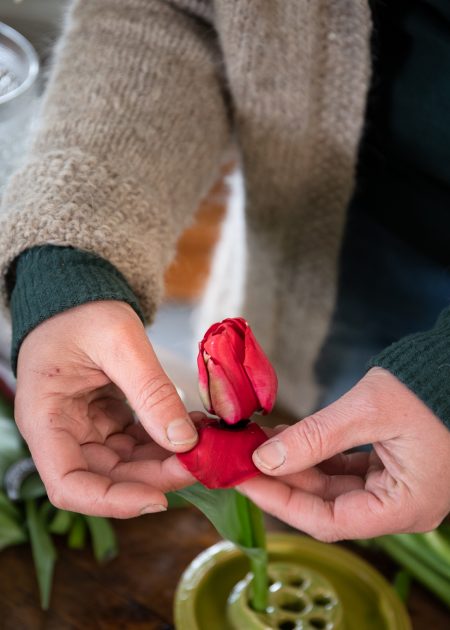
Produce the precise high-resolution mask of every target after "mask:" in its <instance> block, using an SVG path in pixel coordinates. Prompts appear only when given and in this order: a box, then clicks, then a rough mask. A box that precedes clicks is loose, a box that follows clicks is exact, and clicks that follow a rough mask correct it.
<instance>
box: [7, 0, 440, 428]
mask: <svg viewBox="0 0 450 630" xmlns="http://www.w3.org/2000/svg"><path fill="white" fill-rule="evenodd" d="M369 39H370V13H369V8H368V6H367V5H366V3H365V2H360V1H358V0H346V1H344V2H335V1H333V0H317V2H314V3H310V2H298V1H296V0H283V2H281V1H274V2H270V3H269V2H265V1H264V0H253V1H252V2H251V3H249V2H245V1H244V0H236V1H235V2H224V1H220V0H216V1H213V0H174V1H171V2H169V1H166V2H163V1H161V0H127V2H121V1H119V0H102V1H100V0H90V1H83V0H78V1H76V2H75V3H74V4H73V6H72V8H71V11H70V13H69V14H68V17H67V22H66V27H65V31H64V35H63V37H62V39H61V42H60V44H59V46H58V50H57V52H56V56H55V64H54V68H53V71H52V75H51V78H50V83H49V87H48V90H47V92H46V97H45V101H44V104H43V109H42V115H41V119H40V127H39V129H38V132H37V134H36V137H35V139H34V142H33V145H32V148H31V150H30V153H29V155H28V157H27V159H26V161H25V163H24V165H23V166H22V168H21V169H20V170H19V171H18V172H17V173H16V175H15V176H14V177H13V178H12V180H11V182H10V185H9V187H8V189H7V191H6V193H5V196H4V199H3V204H2V214H1V217H0V271H1V274H2V278H3V280H4V282H3V297H4V304H5V305H6V306H8V301H9V297H10V293H11V290H12V289H13V288H14V289H15V290H16V293H18V292H20V291H21V290H24V289H23V284H20V283H18V286H16V278H17V277H18V276H16V272H17V266H19V267H20V266H22V267H23V268H24V269H26V265H27V259H26V258H24V257H23V256H20V254H21V253H23V252H24V251H26V250H29V249H30V248H36V246H40V245H46V244H47V245H48V244H51V245H57V246H65V249H64V252H65V253H64V254H63V256H68V258H67V260H73V256H75V257H76V256H77V251H76V250H77V249H78V250H82V251H83V252H85V253H90V255H91V257H92V259H97V258H98V257H101V259H103V263H102V264H101V265H100V267H102V265H103V277H104V281H103V285H102V287H103V293H104V294H105V295H106V294H107V283H106V278H107V277H108V278H112V277H114V278H115V280H114V282H113V284H114V283H115V286H117V281H119V282H120V283H123V284H122V289H123V291H122V293H120V292H119V293H120V295H126V296H128V297H126V298H124V299H126V300H127V301H128V302H129V303H130V304H132V306H134V308H135V309H136V310H137V311H138V312H140V307H142V311H143V315H142V316H143V318H145V319H146V320H148V321H150V320H151V318H152V316H153V313H154V311H155V309H156V308H157V305H158V303H159V301H160V299H161V294H162V277H163V272H164V269H165V268H166V266H167V264H168V263H169V261H170V260H171V258H172V257H173V254H174V249H175V244H176V241H177V238H178V236H179V234H180V233H181V231H182V230H183V229H184V228H185V226H186V225H188V223H189V221H190V220H191V217H192V214H193V212H194V211H195V209H196V208H197V206H198V202H199V200H200V199H201V197H202V196H203V195H204V194H205V193H206V191H207V190H208V188H209V187H210V185H211V184H212V182H213V181H214V179H215V178H216V176H217V173H218V170H219V167H220V165H221V163H222V161H223V160H224V158H225V156H226V155H227V153H228V151H229V149H230V146H231V145H234V147H236V146H237V148H238V151H239V155H240V158H241V167H242V172H243V175H244V179H245V197H246V264H245V277H244V279H243V281H242V279H241V284H242V286H243V288H244V290H243V291H242V296H241V299H240V300H236V296H235V291H234V287H235V282H233V276H232V275H230V272H229V269H227V265H226V263H227V261H228V263H229V261H230V257H228V258H227V257H225V259H224V261H222V264H221V263H220V261H219V262H217V261H216V264H215V266H214V273H213V276H212V278H211V280H210V289H209V290H208V291H207V295H208V297H209V298H211V295H213V294H215V295H216V298H217V299H216V301H215V304H214V305H213V307H212V308H211V304H210V303H209V304H208V309H204V311H203V312H204V313H205V312H206V313H208V318H209V321H205V322H204V323H203V324H202V326H203V327H204V326H206V324H209V323H210V320H211V319H220V318H221V317H226V316H233V315H238V314H239V315H243V316H244V317H246V318H247V319H248V320H249V321H250V322H251V325H252V327H253V329H254V331H255V333H256V335H257V337H258V338H259V339H260V341H261V343H262V345H263V346H264V348H265V350H266V351H267V353H268V354H269V357H270V358H271V360H272V361H273V362H274V364H275V367H276V369H277V372H278V374H279V377H280V399H281V402H282V403H283V404H284V405H285V406H287V407H289V408H291V409H292V410H293V411H295V413H297V414H298V413H302V412H305V413H306V412H307V411H308V410H309V409H310V407H311V406H312V405H313V404H314V400H315V398H316V395H317V391H316V388H315V379H314V377H313V371H312V366H313V364H314V360H315V358H316V356H317V352H318V349H319V348H320V346H321V344H322V342H323V340H324V337H325V335H326V332H327V328H328V324H329V321H330V317H331V313H332V309H333V305H334V298H335V294H336V278H337V259H338V254H339V248H340V241H341V236H342V232H343V226H344V219H345V210H346V207H347V203H348V200H349V197H350V194H351V192H352V186H353V175H354V167H355V161H356V150H357V146H358V141H359V138H360V135H361V129H362V124H363V116H364V109H365V99H366V94H367V88H368V79H369ZM68 246H70V247H71V248H76V249H75V250H73V251H72V250H67V249H66V248H67V247H68ZM30 251H31V252H33V251H34V252H36V251H38V250H36V249H34V250H33V249H31V250H30ZM61 251H63V250H61ZM57 256H58V258H57V260H56V266H55V267H54V269H56V267H57V268H58V269H59V271H61V269H62V267H60V266H59V265H60V263H61V258H60V257H59V254H58V253H57ZM30 260H31V258H28V264H30ZM36 260H37V258H34V259H33V265H32V267H31V268H29V270H28V271H29V273H30V274H31V275H32V277H33V282H34V291H35V292H36V291H37V292H39V277H40V275H41V274H42V275H45V274H47V275H48V274H49V272H47V271H45V269H43V268H39V265H37V266H36ZM17 261H19V265H17ZM78 262H79V263H80V259H78ZM81 262H82V264H83V265H85V264H86V265H87V267H88V266H89V261H88V259H87V258H86V257H85V258H83V259H82V261H81ZM108 265H109V267H108ZM94 275H95V274H94ZM88 276H89V274H88V273H87V275H86V277H88ZM73 277H74V278H75V275H74V276H73ZM80 277H81V276H79V278H80ZM96 277H97V276H96ZM224 279H226V282H224V281H223V280H224ZM236 281H237V280H236ZM91 282H93V280H91ZM102 287H99V290H100V289H101V288H102ZM217 287H220V289H219V290H217ZM127 291H128V293H127ZM91 295H92V293H91ZM108 296H109V297H111V294H108ZM134 296H137V299H135V297H134ZM66 297H67V296H66ZM47 298H48V299H49V300H50V301H51V299H52V298H51V295H48V296H47ZM103 299H106V297H105V298H103ZM59 301H60V302H61V300H59ZM62 301H63V302H64V300H62ZM24 302H25V303H26V295H25V297H24V299H23V300H22V302H21V303H22V304H23V303H24ZM139 304H140V306H139ZM72 305H74V304H73V301H72V302H71V299H70V296H69V297H68V299H67V300H66V302H65V306H64V305H63V306H62V307H61V309H63V308H69V307H70V306H72ZM58 308H59V307H58ZM58 308H56V310H55V309H54V310H53V311H52V308H51V304H50V303H48V304H47V305H46V307H45V308H44V310H43V314H42V316H41V319H40V321H42V318H45V316H46V315H45V313H46V312H47V313H48V314H51V313H52V312H56V311H57V310H58ZM61 309H59V310H61ZM17 317H18V318H19V319H20V313H19V314H17ZM37 323H38V322H37ZM441 324H442V322H441V323H440V324H438V326H441ZM25 333H26V331H25ZM432 339H433V335H431V336H430V335H429V336H428V337H426V339H425V341H421V338H420V337H416V338H415V339H414V340H412V341H409V342H408V341H407V340H406V341H405V340H402V341H401V342H400V344H403V345H400V346H398V347H397V348H394V349H393V350H392V351H389V352H388V353H387V358H386V359H385V364H386V366H387V367H389V365H390V367H391V369H392V371H393V372H394V373H397V375H398V376H399V377H400V378H402V380H404V382H406V383H407V384H408V385H409V386H410V387H411V388H412V389H413V390H414V391H416V393H418V394H419V395H421V391H420V386H419V385H420V383H419V385H418V384H417V382H416V381H417V380H418V379H417V378H415V373H412V371H411V369H409V367H408V366H411V361H409V362H408V361H407V360H404V357H405V356H407V355H408V352H409V350H411V348H413V352H415V354H416V355H417V353H419V354H420V353H422V352H423V350H424V348H425V350H426V351H428V350H429V349H430V347H431V355H433V356H434V353H435V349H436V348H435V346H436V344H435V345H433V341H432ZM439 343H441V344H442V336H440V337H439ZM405 344H406V345H405ZM405 353H406V354H405ZM425 354H426V352H425ZM428 354H430V352H428ZM393 357H396V358H395V359H393ZM410 358H411V357H410ZM428 358H429V357H428ZM378 364H382V362H380V363H378ZM402 374H406V376H404V377H402ZM408 379H409V380H408ZM419 380H420V379H419ZM422 398H424V397H423V396H422ZM435 399H436V400H437V403H436V404H435V402H436V401H433V395H432V393H431V398H430V397H428V398H427V400H426V402H427V403H428V404H430V406H431V407H432V408H433V409H434V410H435V412H436V413H438V415H440V416H441V417H443V416H445V415H446V414H447V413H448V406H449V404H448V403H445V404H444V407H445V408H444V407H442V404H441V403H440V402H439V400H441V399H442V395H441V396H440V398H439V400H438V397H435ZM439 404H441V406H440V407H439Z"/></svg>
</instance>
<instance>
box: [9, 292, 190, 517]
mask: <svg viewBox="0 0 450 630" xmlns="http://www.w3.org/2000/svg"><path fill="white" fill-rule="evenodd" d="M127 401H128V403H129V404H127ZM132 410H133V411H134V412H135V415H134V414H133V411H132ZM191 415H192V418H191V417H190V416H189V415H188V413H187V411H186V409H185V407H184V405H183V403H182V402H181V400H180V398H179V396H178V394H177V391H176V388H175V387H174V385H173V384H172V383H171V381H170V380H169V378H168V377H167V375H166V374H165V373H164V371H163V369H162V367H161V365H160V364H159V362H158V359H157V358H156V355H155V353H154V351H153V349H152V347H151V345H150V342H149V340H148V338H147V336H146V334H145V329H144V326H143V325H142V322H141V320H140V319H139V317H138V316H137V315H136V313H135V312H134V310H133V309H132V308H131V307H130V306H128V305H127V304H125V303H124V302H119V301H112V300H108V301H98V302H90V303H87V304H83V305H81V306H77V307H75V308H72V309H70V310H68V311H65V312H63V313H60V314H58V315H55V316H53V317H51V318H50V319H48V320H46V321H45V322H43V323H42V324H39V326H37V327H36V328H35V329H34V330H33V331H32V332H30V333H29V334H28V336H27V337H26V338H25V340H24V342H23V343H22V346H21V348H20V352H19V360H18V370H17V393H16V402H15V418H16V422H17V425H18V427H19V430H20V432H21V434H22V436H23V437H24V439H25V440H26V442H27V444H28V447H29V449H30V451H31V454H32V457H33V459H34V462H35V464H36V467H37V469H38V471H39V474H40V475H41V478H42V480H43V482H44V484H45V487H46V489H47V492H48V496H49V499H50V501H51V502H52V503H53V504H54V505H55V506H56V507H59V508H62V509H67V510H72V511H76V512H81V513H85V514H91V515H96V516H112V517H116V518H128V517H132V516H137V515H139V514H145V513H149V512H158V511H162V510H165V509H166V508H167V499H166V497H165V495H164V493H165V492H167V491H170V490H176V489H179V488H182V487H184V486H186V485H189V484H191V483H193V481H195V480H194V479H193V477H192V476H191V475H190V474H189V473H188V472H187V471H186V470H185V469H184V468H183V466H181V464H180V463H179V461H178V459H177V458H176V457H175V456H172V457H171V453H170V451H176V452H178V451H186V450H189V449H190V448H192V447H193V446H194V444H195V443H196V441H197V439H198V436H197V431H196V429H195V427H194V423H193V422H192V419H194V420H195V414H191ZM136 417H137V418H138V421H137V420H136Z"/></svg>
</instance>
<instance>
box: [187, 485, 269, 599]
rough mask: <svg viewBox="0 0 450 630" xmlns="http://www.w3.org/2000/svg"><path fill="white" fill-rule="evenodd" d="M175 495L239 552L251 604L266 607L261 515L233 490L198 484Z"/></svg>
mask: <svg viewBox="0 0 450 630" xmlns="http://www.w3.org/2000/svg"><path fill="white" fill-rule="evenodd" d="M176 494H178V495H179V496H181V497H183V499H186V500H187V501H189V502H190V503H192V504H193V505H195V506H196V507H197V508H198V509H199V510H200V511H201V512H203V514H204V515H205V516H206V517H207V518H208V519H209V520H210V521H211V523H212V524H213V525H214V527H215V528H216V529H217V531H218V532H219V534H220V535H221V536H222V537H223V538H225V539H226V540H229V541H230V542H232V543H234V544H235V545H237V546H238V547H240V548H241V549H242V551H243V552H244V553H245V554H246V555H247V557H248V558H249V560H250V566H251V570H252V573H253V588H252V605H253V608H254V609H255V610H259V611H263V610H265V609H266V607H267V595H268V578H267V550H266V538H265V529H264V521H263V516H262V512H261V510H260V509H259V508H257V507H256V505H254V504H253V503H252V502H251V501H250V500H249V499H247V498H246V497H244V496H242V495H241V494H239V492H237V491H236V490H234V489H232V488H230V489H217V490H209V489H208V488H205V486H202V485H201V484H199V483H196V484H194V485H193V486H189V487H188V488H183V489H182V490H177V492H176Z"/></svg>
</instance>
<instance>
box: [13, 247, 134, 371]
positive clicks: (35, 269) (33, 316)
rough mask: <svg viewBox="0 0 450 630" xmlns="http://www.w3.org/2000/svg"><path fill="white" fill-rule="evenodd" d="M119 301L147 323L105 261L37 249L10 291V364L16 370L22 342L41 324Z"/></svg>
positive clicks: (23, 259) (27, 255)
mask: <svg viewBox="0 0 450 630" xmlns="http://www.w3.org/2000/svg"><path fill="white" fill-rule="evenodd" d="M95 300H120V301H122V302H126V303H127V304H129V305H130V306H131V307H132V308H133V309H134V310H135V311H136V313H137V314H138V315H139V317H140V318H141V319H142V321H144V317H143V314H142V311H141V307H140V305H139V302H138V299H137V298H136V296H135V295H134V293H133V291H132V290H131V288H130V287H129V285H128V283H127V281H126V280H125V278H124V277H123V276H122V274H121V273H120V272H119V271H118V270H117V269H116V268H115V267H114V266H113V265H112V264H111V263H109V262H108V261H107V260H104V259H103V258H100V257H99V256H96V255H94V254H91V253H89V252H84V251H81V250H78V249H73V248H71V247H57V246H54V245H44V246H40V247H33V248H31V249H29V250H27V251H25V252H24V253H23V254H21V255H20V256H19V257H18V258H17V260H16V266H15V283H14V287H13V290H12V293H11V316H12V324H13V330H12V344H11V366H12V369H13V371H14V374H15V373H16V370H17V357H18V354H19V349H20V346H21V344H22V341H23V340H24V339H25V337H26V336H27V335H28V333H29V332H31V331H32V330H33V329H34V328H36V326H38V324H40V323H42V322H43V321H45V320H46V319H48V318H49V317H52V316H53V315H56V314H57V313H61V312H63V311H66V310H68V309H69V308H72V307H74V306H79V305H80V304H85V303H86V302H93V301H95Z"/></svg>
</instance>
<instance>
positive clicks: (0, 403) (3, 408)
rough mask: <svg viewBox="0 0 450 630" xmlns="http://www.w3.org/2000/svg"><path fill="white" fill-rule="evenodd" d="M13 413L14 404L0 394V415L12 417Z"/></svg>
mask: <svg viewBox="0 0 450 630" xmlns="http://www.w3.org/2000/svg"><path fill="white" fill-rule="evenodd" d="M13 415H14V406H13V404H12V403H11V402H9V401H8V400H6V399H5V398H4V397H3V396H0V416H2V417H6V418H12V417H13Z"/></svg>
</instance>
